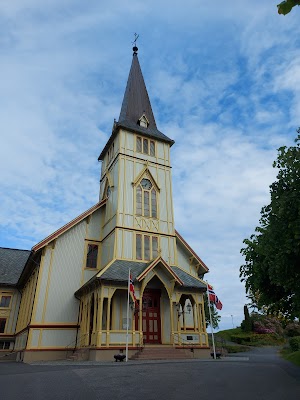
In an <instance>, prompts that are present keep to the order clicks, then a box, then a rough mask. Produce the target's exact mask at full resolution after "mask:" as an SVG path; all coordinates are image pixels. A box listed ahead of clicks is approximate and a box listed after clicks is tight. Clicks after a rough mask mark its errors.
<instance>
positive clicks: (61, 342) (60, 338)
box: [41, 329, 76, 347]
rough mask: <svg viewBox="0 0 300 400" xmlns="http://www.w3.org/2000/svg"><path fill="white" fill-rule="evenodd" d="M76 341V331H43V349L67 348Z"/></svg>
mask: <svg viewBox="0 0 300 400" xmlns="http://www.w3.org/2000/svg"><path fill="white" fill-rule="evenodd" d="M75 340H76V329H43V332H42V341H41V347H66V346H69V345H71V344H72V343H74V344H75Z"/></svg>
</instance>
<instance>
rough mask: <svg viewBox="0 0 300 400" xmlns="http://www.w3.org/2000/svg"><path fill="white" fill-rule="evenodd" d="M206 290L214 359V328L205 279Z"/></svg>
mask: <svg viewBox="0 0 300 400" xmlns="http://www.w3.org/2000/svg"><path fill="white" fill-rule="evenodd" d="M206 292H207V301H208V311H209V319H210V328H211V339H212V345H213V351H214V360H215V359H216V347H215V339H214V330H213V324H212V317H211V309H210V299H209V292H208V282H207V281H206Z"/></svg>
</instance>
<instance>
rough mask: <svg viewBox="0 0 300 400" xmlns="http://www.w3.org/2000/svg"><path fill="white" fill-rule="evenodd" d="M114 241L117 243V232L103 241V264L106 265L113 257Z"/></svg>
mask: <svg viewBox="0 0 300 400" xmlns="http://www.w3.org/2000/svg"><path fill="white" fill-rule="evenodd" d="M114 243H115V232H113V233H112V234H111V235H109V236H108V237H107V238H106V239H105V240H104V241H103V242H102V252H101V266H102V267H104V266H105V265H106V264H108V263H109V261H111V260H112V259H113V254H114Z"/></svg>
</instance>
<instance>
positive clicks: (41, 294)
mask: <svg viewBox="0 0 300 400" xmlns="http://www.w3.org/2000/svg"><path fill="white" fill-rule="evenodd" d="M51 251H52V248H51V246H47V247H46V250H45V255H44V256H43V257H42V260H41V265H42V268H41V267H40V270H39V277H38V284H37V292H36V297H35V300H34V303H35V304H36V311H35V315H33V318H34V320H33V322H34V323H37V322H42V315H43V308H44V302H45V293H46V288H47V281H48V274H49V267H50V259H51ZM42 263H43V264H42ZM37 295H38V297H37Z"/></svg>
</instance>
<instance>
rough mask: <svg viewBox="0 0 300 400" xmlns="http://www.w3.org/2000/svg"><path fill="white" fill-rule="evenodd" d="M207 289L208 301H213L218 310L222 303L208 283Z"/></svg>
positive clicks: (220, 308)
mask: <svg viewBox="0 0 300 400" xmlns="http://www.w3.org/2000/svg"><path fill="white" fill-rule="evenodd" d="M207 290H208V296H209V301H211V302H212V303H214V304H215V306H216V308H217V309H218V310H222V308H223V304H222V303H221V301H220V300H219V298H218V296H217V295H216V293H215V292H214V289H213V287H212V286H211V285H210V284H207Z"/></svg>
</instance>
